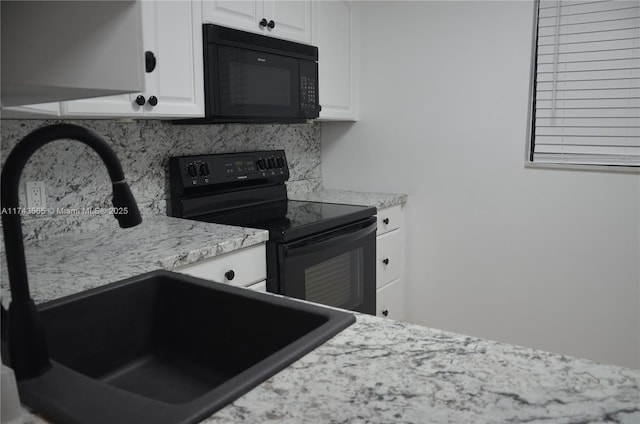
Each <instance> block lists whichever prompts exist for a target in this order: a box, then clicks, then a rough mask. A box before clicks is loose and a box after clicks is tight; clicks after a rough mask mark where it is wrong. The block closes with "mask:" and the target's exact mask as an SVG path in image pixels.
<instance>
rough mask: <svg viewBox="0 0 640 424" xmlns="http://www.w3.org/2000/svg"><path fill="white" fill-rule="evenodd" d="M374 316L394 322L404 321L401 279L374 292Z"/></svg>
mask: <svg viewBox="0 0 640 424" xmlns="http://www.w3.org/2000/svg"><path fill="white" fill-rule="evenodd" d="M376 315H377V316H379V317H383V318H391V319H395V320H403V319H404V284H403V281H402V280H401V279H397V280H395V281H392V282H391V283H389V284H387V285H386V286H384V287H382V288H381V289H378V290H377V291H376Z"/></svg>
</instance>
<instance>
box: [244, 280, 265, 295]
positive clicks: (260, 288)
mask: <svg viewBox="0 0 640 424" xmlns="http://www.w3.org/2000/svg"><path fill="white" fill-rule="evenodd" d="M246 288H248V289H251V290H255V291H257V292H263V293H266V292H267V280H262V281H260V282H257V283H255V284H251V285H250V286H247V287H246Z"/></svg>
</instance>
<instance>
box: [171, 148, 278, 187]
mask: <svg viewBox="0 0 640 424" xmlns="http://www.w3.org/2000/svg"><path fill="white" fill-rule="evenodd" d="M288 179H289V166H288V164H287V159H286V155H285V153H284V150H269V151H260V152H243V153H224V154H213V155H195V156H178V157H172V158H170V159H169V180H170V184H171V190H172V192H174V191H176V190H177V191H176V192H175V193H174V194H178V192H179V193H182V192H183V191H184V189H189V188H197V187H203V188H204V187H209V188H211V186H216V185H219V184H225V185H228V184H233V183H236V182H237V183H238V184H240V183H241V182H244V181H246V182H251V181H257V180H266V181H270V182H284V181H287V180H288Z"/></svg>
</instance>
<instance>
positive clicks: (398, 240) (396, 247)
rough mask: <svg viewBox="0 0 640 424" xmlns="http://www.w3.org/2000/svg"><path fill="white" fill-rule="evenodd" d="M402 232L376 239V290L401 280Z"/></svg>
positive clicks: (392, 232) (387, 234)
mask: <svg viewBox="0 0 640 424" xmlns="http://www.w3.org/2000/svg"><path fill="white" fill-rule="evenodd" d="M401 270H402V231H401V230H400V229H397V230H395V231H391V232H390V233H386V234H383V235H380V236H378V237H377V239H376V288H380V287H382V286H384V285H385V284H387V283H389V282H390V281H393V280H397V279H398V278H400V272H401Z"/></svg>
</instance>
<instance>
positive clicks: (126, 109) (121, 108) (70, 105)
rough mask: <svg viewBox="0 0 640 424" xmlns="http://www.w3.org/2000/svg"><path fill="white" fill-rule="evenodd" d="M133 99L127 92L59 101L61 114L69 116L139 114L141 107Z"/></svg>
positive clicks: (122, 115)
mask: <svg viewBox="0 0 640 424" xmlns="http://www.w3.org/2000/svg"><path fill="white" fill-rule="evenodd" d="M136 96H137V94H136ZM134 100H135V96H134V97H132V96H131V95H129V94H120V95H115V96H104V97H92V98H89V99H82V100H71V101H68V102H62V103H61V112H62V115H63V116H66V117H70V118H73V117H79V118H86V117H91V116H95V117H104V116H114V117H124V116H138V115H141V114H142V108H141V107H140V106H138V105H137V104H136V103H135V101H134Z"/></svg>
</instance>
